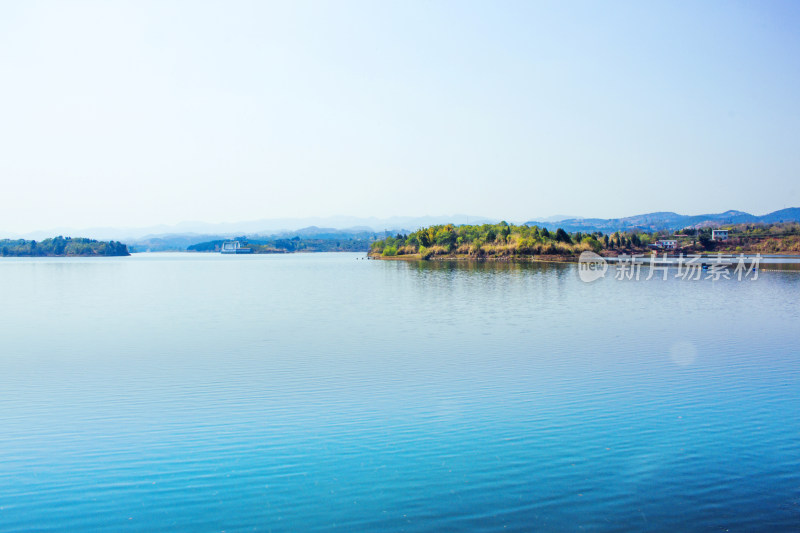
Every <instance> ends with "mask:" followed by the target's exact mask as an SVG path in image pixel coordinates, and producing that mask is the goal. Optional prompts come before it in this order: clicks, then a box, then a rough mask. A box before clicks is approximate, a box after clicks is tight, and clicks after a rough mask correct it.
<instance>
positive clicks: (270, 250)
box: [186, 236, 375, 254]
mask: <svg viewBox="0 0 800 533" xmlns="http://www.w3.org/2000/svg"><path fill="white" fill-rule="evenodd" d="M229 240H231V239H219V240H213V241H209V242H202V243H199V244H193V245H191V246H189V247H187V248H186V250H187V251H189V252H219V251H221V249H222V244H223V243H225V242H228V241H229ZM233 240H235V241H239V242H240V243H241V244H242V246H246V247H247V248H249V249H250V250H251V251H252V253H254V254H287V253H296V252H366V251H368V250H369V249H370V245H371V244H372V243H373V242H375V239H374V238H344V237H339V238H305V237H300V236H294V237H292V238H290V239H247V238H245V237H237V238H236V239H233Z"/></svg>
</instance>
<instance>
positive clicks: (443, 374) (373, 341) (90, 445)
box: [0, 254, 800, 532]
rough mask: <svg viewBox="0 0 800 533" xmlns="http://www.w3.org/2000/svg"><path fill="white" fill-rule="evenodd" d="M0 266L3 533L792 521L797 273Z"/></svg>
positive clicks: (144, 261) (126, 262) (798, 423)
mask: <svg viewBox="0 0 800 533" xmlns="http://www.w3.org/2000/svg"><path fill="white" fill-rule="evenodd" d="M361 258H362V256H361V255H359V254H302V255H301V254H297V255H271V256H232V257H227V256H221V255H215V254H139V255H134V256H132V257H129V258H92V259H82V258H74V259H51V258H42V259H3V260H0V295H1V296H2V306H0V338H1V339H2V342H1V343H0V531H4V532H10V531H20V532H22V531H26V532H27V531H143V532H144V531H147V532H153V531H228V532H231V531H320V530H321V531H328V530H342V531H384V530H394V531H438V530H474V531H498V530H503V529H505V530H511V531H528V530H541V531H578V530H580V531H585V530H589V531H629V530H643V531H677V530H682V531H692V530H694V531H709V530H710V531H725V530H731V531H753V530H769V531H780V530H785V531H792V530H794V531H797V530H799V529H800V348H798V341H800V329H798V324H800V321H799V319H800V306H799V305H798V300H799V298H800V273H797V272H763V273H761V275H760V276H759V279H757V280H755V281H749V280H748V281H741V282H738V281H735V280H721V281H719V282H712V281H710V280H700V281H685V280H680V279H674V277H673V276H670V277H669V279H668V280H667V281H663V280H661V279H652V280H649V281H644V280H643V279H642V280H640V281H634V280H626V281H617V280H615V279H613V276H610V275H609V276H607V277H606V278H603V279H600V280H598V281H597V282H594V283H583V282H581V281H580V279H579V277H578V272H577V268H576V266H575V265H558V264H513V263H509V264H506V263H435V262H417V263H415V262H404V261H366V260H363V259H361Z"/></svg>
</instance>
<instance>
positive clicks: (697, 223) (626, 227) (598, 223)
mask: <svg viewBox="0 0 800 533" xmlns="http://www.w3.org/2000/svg"><path fill="white" fill-rule="evenodd" d="M759 222H763V223H775V222H800V208H798V207H792V208H788V209H781V210H780V211H775V212H774V213H769V214H767V215H763V216H756V215H751V214H750V213H745V212H744V211H734V210H731V211H725V212H724V213H712V214H705V215H680V214H678V213H672V212H670V211H661V212H656V213H646V214H643V215H634V216H630V217H624V218H570V219H564V220H560V221H558V222H553V221H548V220H538V221H537V220H529V221H528V222H526V223H525V224H526V225H527V226H539V227H540V228H542V227H543V228H547V229H548V230H553V229H557V228H562V229H564V230H565V231H569V232H575V231H582V232H587V231H589V232H591V231H602V232H603V233H613V232H615V231H631V230H636V229H638V230H640V231H665V230H666V231H675V230H679V229H682V228H689V227H696V228H702V227H716V226H721V225H723V224H755V223H759Z"/></svg>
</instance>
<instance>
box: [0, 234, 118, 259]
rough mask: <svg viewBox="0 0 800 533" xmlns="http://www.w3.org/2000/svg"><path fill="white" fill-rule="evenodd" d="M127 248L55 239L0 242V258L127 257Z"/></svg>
mask: <svg viewBox="0 0 800 533" xmlns="http://www.w3.org/2000/svg"><path fill="white" fill-rule="evenodd" d="M127 255H130V253H128V247H127V246H126V245H124V244H122V243H121V242H117V241H95V240H92V239H77V238H76V239H73V238H71V237H56V238H54V239H45V240H43V241H38V242H37V241H27V240H23V239H18V240H11V239H1V240H0V256H2V257H92V256H103V257H110V256H127Z"/></svg>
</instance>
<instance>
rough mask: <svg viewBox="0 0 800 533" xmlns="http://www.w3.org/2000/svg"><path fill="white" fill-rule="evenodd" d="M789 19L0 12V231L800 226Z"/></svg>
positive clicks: (471, 9) (797, 99) (769, 11)
mask: <svg viewBox="0 0 800 533" xmlns="http://www.w3.org/2000/svg"><path fill="white" fill-rule="evenodd" d="M799 28H800V4H798V3H797V2H792V1H789V2H776V1H766V2H753V1H746V2H733V1H731V2H690V1H670V2H664V3H658V2H649V1H648V2H641V1H634V2H630V3H618V2H595V1H593V2H565V1H554V2H533V1H530V2H490V1H482V2H465V1H455V2H443V1H409V0H403V1H398V2H388V1H374V0H371V1H366V2H345V1H317V2H299V1H297V0H291V1H290V0H285V1H282V2H261V1H259V2H235V1H219V2H202V1H197V0H193V1H186V2H169V1H163V0H159V1H155V2H146V1H142V0H136V1H132V2H116V1H98V2H74V1H58V2H32V1H18V2H13V1H5V2H2V3H0V76H1V77H0V177H1V178H2V198H3V202H2V208H0V233H2V232H10V231H28V230H34V229H45V228H49V227H58V226H71V227H86V226H100V225H116V226H143V225H150V224H157V223H170V224H171V223H176V222H179V221H183V220H204V221H208V222H222V221H238V220H251V219H259V218H272V217H295V216H298V217H300V216H311V215H322V216H326V215H334V214H346V215H357V216H380V217H383V216H391V215H424V214H431V215H438V214H446V213H457V212H460V213H469V214H475V215H484V216H492V217H499V218H505V219H508V220H516V221H522V220H527V219H529V218H531V217H538V216H548V215H553V214H575V215H583V216H601V217H612V216H624V215H631V214H637V213H642V212H648V211H660V210H668V211H677V212H681V213H687V214H697V213H703V212H717V211H724V210H727V209H742V210H745V211H749V212H753V213H755V214H763V213H766V212H769V211H773V210H776V209H781V208H783V207H787V206H800V180H799V179H798V178H800V175H799V174H800V172H799V171H800V30H799Z"/></svg>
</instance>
